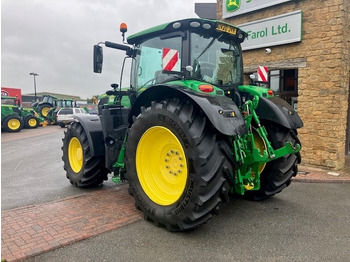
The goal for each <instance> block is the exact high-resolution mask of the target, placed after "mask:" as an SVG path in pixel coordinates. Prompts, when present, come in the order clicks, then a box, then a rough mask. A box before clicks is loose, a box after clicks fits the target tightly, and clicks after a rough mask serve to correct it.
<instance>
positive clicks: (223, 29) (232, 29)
mask: <svg viewBox="0 0 350 262" xmlns="http://www.w3.org/2000/svg"><path fill="white" fill-rule="evenodd" d="M216 30H218V31H221V32H225V33H228V34H231V35H235V34H236V33H237V28H235V27H233V26H229V25H224V24H218V25H217V27H216Z"/></svg>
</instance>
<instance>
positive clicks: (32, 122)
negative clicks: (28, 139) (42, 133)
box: [24, 115, 39, 129]
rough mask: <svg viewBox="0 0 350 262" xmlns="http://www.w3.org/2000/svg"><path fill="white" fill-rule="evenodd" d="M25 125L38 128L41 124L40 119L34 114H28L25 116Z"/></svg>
mask: <svg viewBox="0 0 350 262" xmlns="http://www.w3.org/2000/svg"><path fill="white" fill-rule="evenodd" d="M24 126H25V127H26V128H30V129H32V128H37V127H38V126H39V119H38V118H37V117H35V116H33V115H27V116H26V117H25V118H24Z"/></svg>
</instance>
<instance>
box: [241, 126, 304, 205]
mask: <svg viewBox="0 0 350 262" xmlns="http://www.w3.org/2000/svg"><path fill="white" fill-rule="evenodd" d="M262 124H263V125H264V126H265V128H266V131H267V133H268V139H269V140H270V142H271V144H272V147H273V148H274V149H278V148H280V147H283V146H284V145H285V143H286V142H291V143H292V144H293V145H295V144H297V143H298V144H300V141H299V139H298V136H297V131H296V130H294V129H287V128H285V127H283V126H280V125H278V124H275V123H272V122H266V123H262ZM300 161H301V156H300V153H299V152H298V153H296V154H289V155H286V156H284V157H281V158H278V159H276V160H274V161H271V162H268V163H267V164H266V166H265V168H264V170H263V172H262V173H261V175H260V181H261V184H260V189H259V190H257V191H248V192H247V196H248V197H250V198H252V199H253V200H263V199H267V198H269V197H271V196H273V195H275V194H277V193H279V192H281V191H282V190H283V189H284V188H286V187H287V186H289V185H290V183H291V179H292V177H293V176H296V174H297V173H298V166H297V164H299V163H300Z"/></svg>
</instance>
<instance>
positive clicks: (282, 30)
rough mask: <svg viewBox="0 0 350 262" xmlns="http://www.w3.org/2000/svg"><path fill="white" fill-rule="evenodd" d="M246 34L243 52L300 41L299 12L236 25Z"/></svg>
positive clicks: (300, 20)
mask: <svg viewBox="0 0 350 262" xmlns="http://www.w3.org/2000/svg"><path fill="white" fill-rule="evenodd" d="M238 27H239V28H241V29H242V30H243V31H245V32H247V33H248V36H247V38H246V39H245V40H244V42H243V43H242V49H243V50H250V49H257V48H262V47H271V46H276V45H283V44H289V43H295V42H300V41H301V40H302V12H301V10H299V11H295V12H291V13H286V14H283V15H278V16H274V17H270V18H266V19H262V20H257V21H253V22H249V23H245V24H241V25H238Z"/></svg>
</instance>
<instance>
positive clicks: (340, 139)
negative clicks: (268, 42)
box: [217, 0, 350, 169]
mask: <svg viewBox="0 0 350 262" xmlns="http://www.w3.org/2000/svg"><path fill="white" fill-rule="evenodd" d="M222 1H225V0H218V1H217V2H218V5H217V13H218V19H221V17H222ZM242 1H244V0H242ZM297 10H302V12H303V31H302V37H303V38H302V42H300V43H294V44H287V45H281V46H276V47H271V49H272V53H271V54H269V55H268V54H266V53H265V51H264V49H256V50H250V51H245V52H244V55H243V56H244V64H245V70H248V71H249V70H250V69H251V68H257V66H258V65H267V66H270V67H272V68H273V67H274V65H277V67H278V66H285V67H286V68H287V67H288V65H289V68H298V73H299V78H298V95H299V98H298V99H299V100H298V101H299V103H298V113H299V115H300V117H301V118H302V120H303V122H304V127H303V128H302V129H300V130H299V135H300V139H301V142H302V146H303V148H302V158H303V160H302V164H304V165H313V166H319V167H325V168H330V169H340V168H342V167H343V166H344V163H345V140H346V126H347V112H348V96H349V79H350V72H349V71H350V54H349V50H350V30H349V24H350V15H349V12H350V1H349V0H333V1H324V0H295V1H291V2H288V3H284V4H280V5H277V6H273V7H269V8H266V9H263V10H258V11H255V12H252V13H249V14H243V15H241V16H238V17H233V18H230V19H226V21H228V22H230V23H232V24H236V25H238V24H243V23H246V22H249V21H255V20H259V19H263V18H268V17H272V16H276V15H280V14H284V13H288V12H293V11H297Z"/></svg>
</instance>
